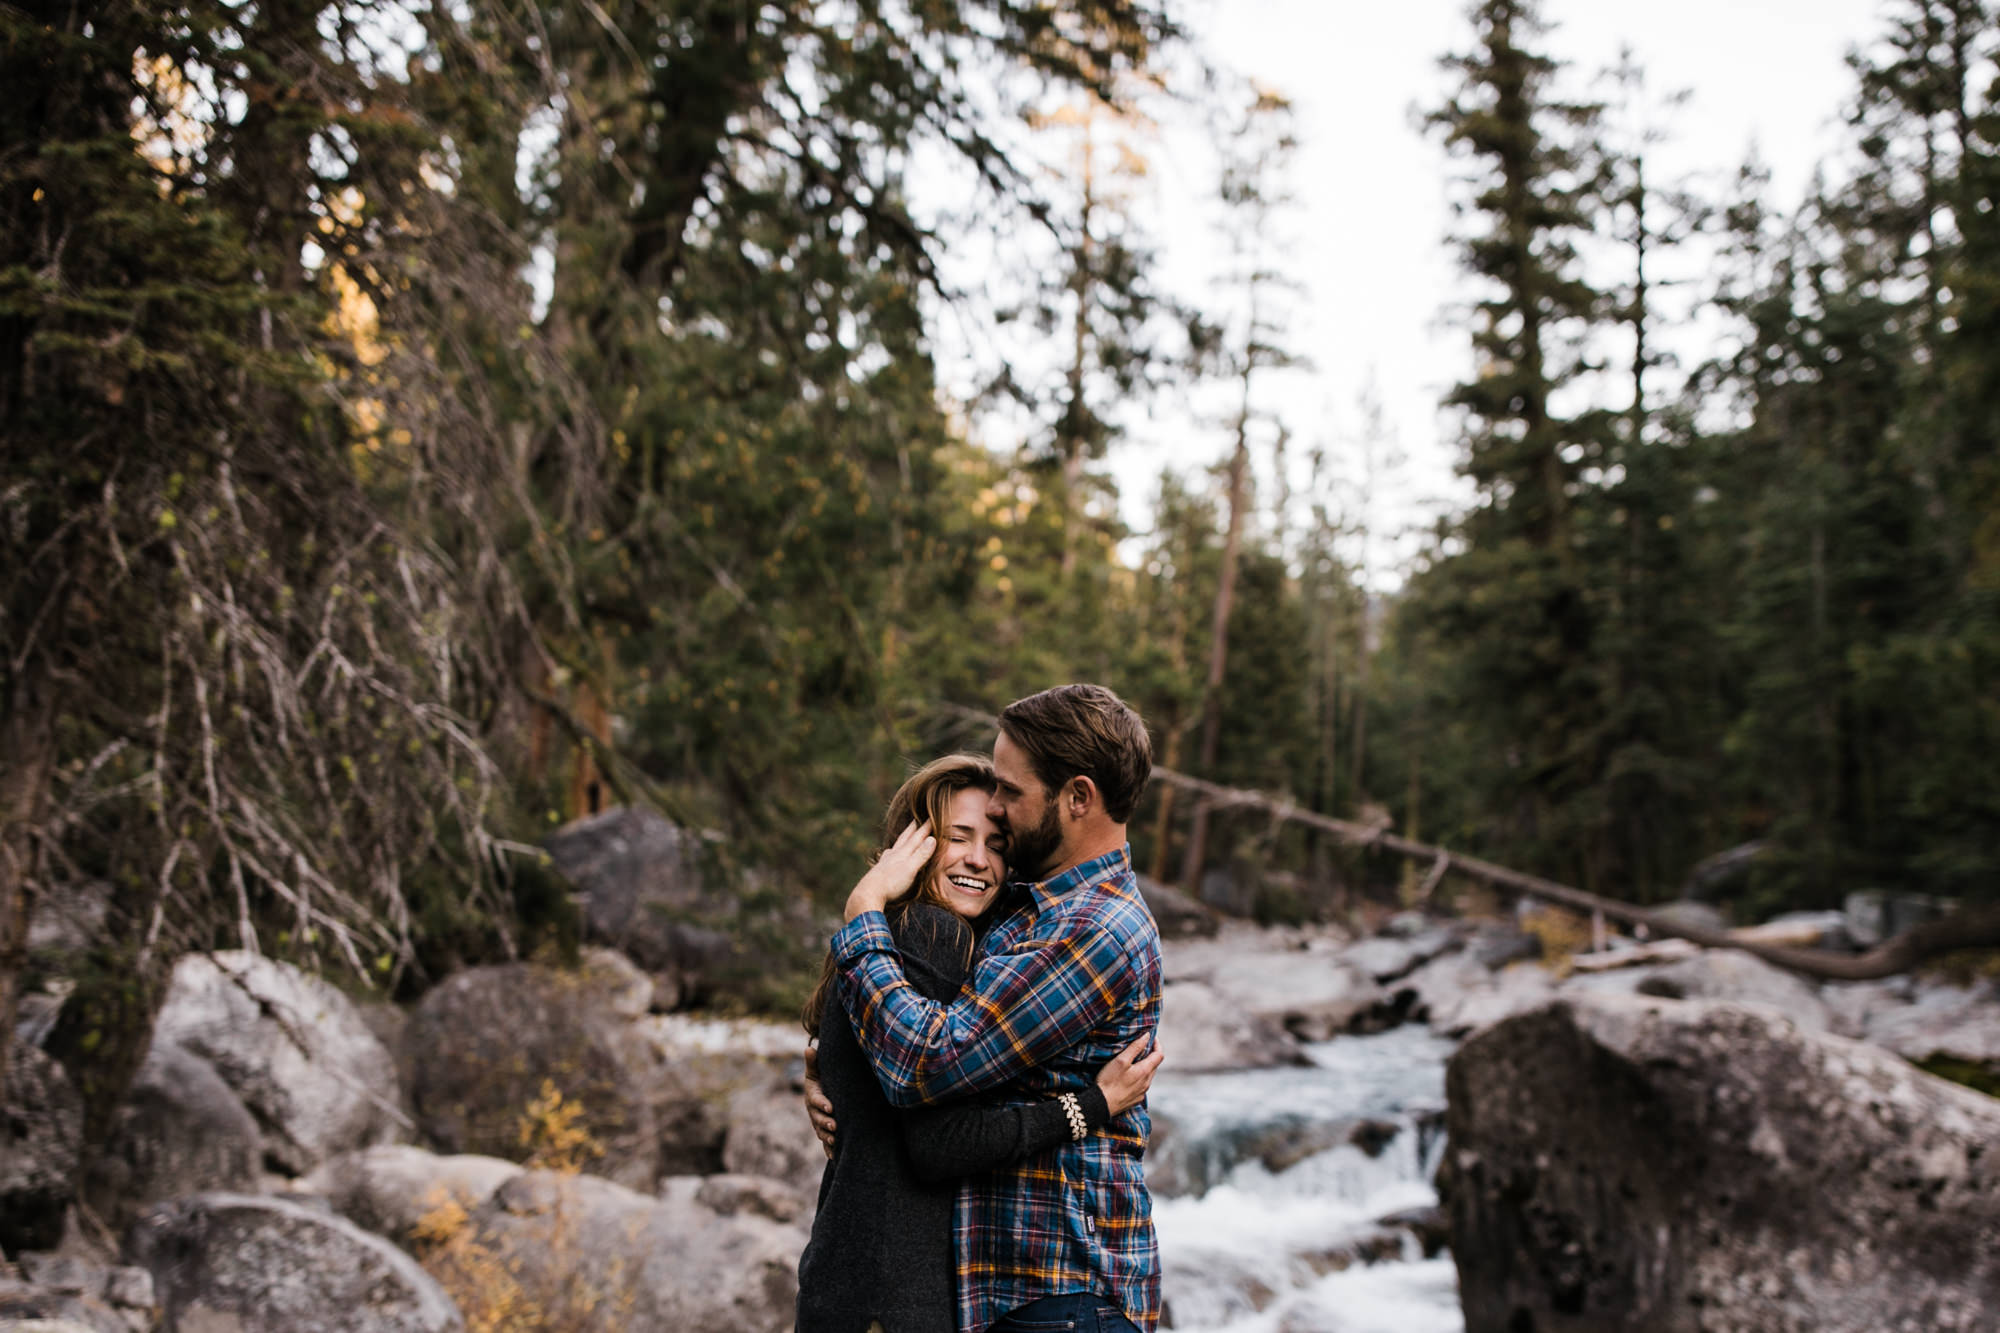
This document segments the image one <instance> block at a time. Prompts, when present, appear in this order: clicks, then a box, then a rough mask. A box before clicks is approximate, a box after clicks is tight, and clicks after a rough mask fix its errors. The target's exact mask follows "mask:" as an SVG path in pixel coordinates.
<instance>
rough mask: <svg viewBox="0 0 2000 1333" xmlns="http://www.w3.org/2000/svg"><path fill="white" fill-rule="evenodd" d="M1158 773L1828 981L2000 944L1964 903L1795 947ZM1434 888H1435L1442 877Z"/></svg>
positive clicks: (1992, 909)
mask: <svg viewBox="0 0 2000 1333" xmlns="http://www.w3.org/2000/svg"><path fill="white" fill-rule="evenodd" d="M1153 777H1154V779H1155V780H1156V781H1159V782H1164V783H1167V784H1169V785H1171V786H1175V787H1179V788H1181V789H1182V790H1184V791H1190V792H1193V793H1195V794H1196V795H1197V796H1199V797H1201V799H1202V800H1204V801H1206V802H1208V803H1209V804H1210V805H1211V806H1212V807H1214V808H1216V809H1222V808H1227V807H1238V806H1240V807H1247V808H1250V809H1253V810H1261V811H1264V812H1265V813H1267V814H1269V815H1270V816H1271V817H1272V818H1273V819H1278V820H1288V821H1291V822H1293V823H1298V824H1304V825H1305V826H1307V827H1308V828H1316V829H1319V830H1321V831H1323V832H1326V833H1331V834H1333V835H1334V836H1335V837H1337V838H1340V839H1341V840H1342V841H1344V842H1347V843H1349V844H1351V845H1354V846H1360V847H1379V848H1381V849H1382V850H1383V851H1385V852H1393V853H1395V854H1396V855H1398V856H1407V857H1412V858H1414V859H1416V860H1420V861H1430V862H1432V863H1433V864H1432V874H1433V875H1434V876H1440V877H1441V874H1442V871H1441V870H1440V867H1442V868H1443V869H1444V870H1449V871H1453V872H1456V873H1458V874H1460V875H1464V876H1465V877H1466V878H1468V879H1475V880H1478V881H1480V882H1481V883H1485V884H1491V885H1494V886H1495V887H1498V888H1503V889H1513V890H1515V891H1516V892H1519V893H1530V894H1533V895H1534V896H1536V897H1537V898H1542V899H1546V900H1547V901H1549V902H1552V903H1558V904H1560V905H1562V906H1564V907H1568V908H1572V909H1574V910H1576V911H1578V912H1584V913H1602V914H1603V915H1604V916H1606V917H1608V918H1610V919H1611V920H1613V921H1620V922H1623V923H1625V924H1626V925H1629V926H1644V927H1645V928H1646V929H1647V930H1648V931H1649V932H1651V933H1652V934H1654V935H1670V936H1672V937H1674V938H1675V939H1683V940H1690V941H1692V942H1693V943H1695V944H1699V945H1702V946H1704V947H1706V948H1710V949H1741V950H1743V951H1744V952H1745V953H1749V954H1755V955H1756V956H1757V957H1759V958H1762V959H1763V960H1764V961H1765V962H1767V963H1771V964H1773V965H1775V966H1777V967H1782V968H1785V969H1787V970H1789V971H1792V972H1797V973H1799V974H1800V975H1802V976H1808V977H1814V978H1817V979H1819V980H1822V981H1875V980H1878V979H1880V978H1882V977H1891V976H1895V975H1897V974H1899V973H1902V972H1907V971H1909V970H1910V969H1911V968H1913V967H1915V966H1916V965H1917V964H1918V963H1921V962H1923V961H1924V960H1925V959H1927V958H1934V957H1936V956H1937V955H1939V954H1943V953H1950V952H1952V951H1953V950H1955V949H1994V948H2000V903H1990V904H1987V905H1985V906H1983V907H1976V908H1969V909H1962V910H1960V911H1957V912H1954V913H1953V914H1951V915H1950V916H1947V917H1943V918H1941V919H1939V920H1936V921H1927V922H1925V923H1924V924H1923V925H1920V926H1917V927H1914V928H1913V929H1910V930H1906V931H1904V932H1903V933H1902V934H1900V935H1898V936H1896V937H1895V938H1894V939H1889V940H1884V941H1883V942H1882V943H1881V944H1880V945H1878V946H1876V947H1875V948H1873V949H1870V950H1869V951H1868V952H1867V953H1864V954H1840V953H1834V952H1831V951H1830V950H1826V949H1801V948H1794V947H1789V946H1786V945H1779V944H1770V943H1765V942H1763V941H1760V940H1756V939H1744V938H1740V937H1738V936H1737V935H1735V934H1733V933H1731V932H1730V931H1727V930H1710V929H1708V928H1707V927H1705V926H1695V925H1687V924H1684V923H1682V922H1679V921H1675V920H1674V919H1672V918H1671V917H1668V916H1663V915H1661V914H1659V913H1657V912H1651V911H1648V910H1647V909H1645V908H1643V907H1637V906H1634V905H1633V904H1631V903H1627V902H1620V901H1619V900H1618V899H1616V898H1606V897H1604V896H1602V895H1601V894H1595V893H1590V892H1587V891H1585V890H1583V889H1578V888H1572V887H1571V886H1570V885H1567V884H1558V883H1556V881H1554V880H1552V879H1543V878H1542V877H1541V876H1540V875H1530V874H1526V873H1524V872H1522V871H1519V870H1510V869H1509V868H1507V867H1506V866H1502V865H1495V864H1494V863H1493V862H1491V861H1482V860H1480V859H1479V858H1478V857H1476V856H1464V855H1461V854H1460V853H1457V852H1448V851H1446V850H1445V849H1444V848H1442V847H1437V846H1433V845H1431V844H1430V843H1423V842H1415V841H1413V840H1411V839H1409V838H1404V837H1399V836H1398V835H1396V834H1394V833H1391V832H1389V831H1388V830H1387V829H1386V828H1382V827H1379V826H1375V825H1369V824H1360V823H1356V822H1355V821H1353V820H1351V819H1337V818H1335V817H1334V816H1332V815H1323V814H1320V813H1319V812H1318V811H1315V810H1301V809H1300V808H1299V807H1298V806H1296V805H1294V804H1292V803H1291V802H1290V801H1285V800H1279V799H1275V798H1273V797H1269V796H1265V795H1263V794H1262V793H1260V792H1254V791H1245V790H1243V789H1242V788H1238V787H1224V786H1221V785H1220V784H1217V783H1213V782H1207V781H1204V780H1203V779H1201V778H1196V777H1190V776H1188V775H1187V774H1185V773H1177V772H1175V771H1174V770H1173V769H1170V768H1159V767H1155V768H1154V769H1153ZM1427 881H1428V877H1427ZM1432 888H1433V889H1434V888H1435V883H1434V882H1432Z"/></svg>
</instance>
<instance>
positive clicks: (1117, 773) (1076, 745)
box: [1000, 685, 1153, 824]
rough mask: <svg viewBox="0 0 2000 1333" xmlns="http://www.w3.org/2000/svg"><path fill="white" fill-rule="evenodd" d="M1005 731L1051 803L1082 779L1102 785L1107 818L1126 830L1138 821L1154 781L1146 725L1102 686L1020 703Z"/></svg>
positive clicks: (1003, 719)
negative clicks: (1135, 814)
mask: <svg viewBox="0 0 2000 1333" xmlns="http://www.w3.org/2000/svg"><path fill="white" fill-rule="evenodd" d="M1000 730H1001V731H1002V732H1004V733H1005V734H1006V736H1007V739H1008V740H1010V741H1012V742H1014V744H1016V745H1018V746H1020V747H1021V750H1022V752H1023V753H1024V754H1026V755H1027V756H1028V766H1029V767H1030V768H1032V769H1034V770H1035V776H1036V777H1037V778H1039V779H1040V780H1041V783H1042V785H1043V786H1044V787H1046V788H1048V790H1049V794H1050V796H1051V797H1053V796H1054V794H1055V793H1056V791H1057V790H1058V789H1060V788H1061V786H1062V785H1063V783H1065V782H1068V781H1069V780H1070V779H1071V778H1073V777H1076V776H1078V775H1082V776H1083V777H1087V778H1089V779H1090V780H1091V781H1092V782H1094V783H1096V784H1097V790H1098V793H1099V795H1101V796H1102V797H1103V798H1104V811H1105V813H1106V814H1108V815H1110V816H1111V818H1112V819H1113V820H1114V821H1116V822H1117V823H1120V824H1123V823H1125V822H1126V821H1127V820H1129V819H1130V818H1131V817H1132V808H1133V807H1134V806H1136V805H1138V804H1139V795H1140V793H1141V792H1143V791H1145V790H1146V779H1147V778H1149V777H1151V776H1152V775H1153V740H1152V738H1151V737H1150V736H1148V735H1147V734H1146V723H1145V722H1144V720H1142V719H1141V718H1140V716H1139V714H1138V713H1137V712H1136V711H1134V710H1133V708H1132V706H1131V705H1130V704H1128V703H1126V702H1125V701H1124V700H1123V699H1120V698H1119V697H1118V696H1117V695H1115V694H1113V693H1112V692H1111V691H1110V690H1107V689H1105V688H1104V687H1103V686H1102V685H1058V686H1056V687H1055V688H1054V689H1052V690H1043V691H1042V692H1041V693H1040V694H1031V695H1029V696H1028V697H1027V698H1025V699H1016V700H1015V701H1014V702H1013V703H1011V704H1008V705H1007V708H1006V710H1005V711H1004V712H1002V713H1001V714H1000Z"/></svg>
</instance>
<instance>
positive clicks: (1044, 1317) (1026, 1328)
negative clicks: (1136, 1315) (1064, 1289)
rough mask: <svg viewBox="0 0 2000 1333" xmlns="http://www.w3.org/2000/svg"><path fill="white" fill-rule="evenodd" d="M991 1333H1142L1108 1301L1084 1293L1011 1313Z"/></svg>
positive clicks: (1047, 1299) (1031, 1303)
mask: <svg viewBox="0 0 2000 1333" xmlns="http://www.w3.org/2000/svg"><path fill="white" fill-rule="evenodd" d="M987 1333H1139V1328H1138V1325H1136V1324H1134V1323H1133V1322H1132V1321H1131V1320H1129V1319H1127V1318H1126V1317H1125V1312H1124V1311H1123V1310H1120V1309H1119V1308H1118V1307H1117V1306H1116V1305H1113V1304H1112V1303H1111V1302H1110V1301H1109V1300H1107V1299H1106V1298H1104V1297H1102V1296H1099V1295H1097V1294H1096V1293H1095V1292H1088V1291H1080V1292H1077V1293H1075V1294H1073V1295H1069V1296H1044V1297H1042V1298H1041V1299H1040V1300H1038V1301H1029V1302H1028V1303H1027V1304H1026V1305H1023V1306H1020V1307H1018V1308H1017V1309H1013V1310H1009V1311H1008V1312H1007V1313H1006V1314H1004V1315H1002V1316H1000V1318H999V1320H998V1321H996V1322H995V1323H994V1324H993V1325H992V1326H991V1327H990V1328H988V1329H987Z"/></svg>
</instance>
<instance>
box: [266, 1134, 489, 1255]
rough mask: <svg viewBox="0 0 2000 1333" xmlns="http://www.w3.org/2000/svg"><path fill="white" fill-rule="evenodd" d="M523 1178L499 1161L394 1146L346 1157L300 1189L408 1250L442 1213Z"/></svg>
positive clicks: (308, 1179) (476, 1201) (484, 1197)
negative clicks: (426, 1223)
mask: <svg viewBox="0 0 2000 1333" xmlns="http://www.w3.org/2000/svg"><path fill="white" fill-rule="evenodd" d="M520 1174H521V1168H520V1167H519V1166H518V1165H516V1164H515V1163H513V1162H503V1161H501V1160H500V1159H499V1158H497V1157H477V1156H473V1155H471V1154H462V1155H460V1156H456V1157H440V1156H438V1155H436V1154H434V1153H428V1152H425V1151H424V1150H423V1149H422V1148H413V1147H411V1146H410V1145H408V1144H404V1143H395V1144H385V1145H383V1146H381V1147H378V1148H364V1149H362V1150H361V1151H359V1152H351V1153H342V1154H341V1155H340V1156H338V1157H336V1158H334V1159H333V1160H331V1161H329V1162H326V1163H324V1164H323V1165H322V1166H320V1168H319V1169H318V1170H316V1171H314V1172H313V1173H312V1174H311V1175H309V1176H307V1177H306V1178H305V1179H303V1180H301V1181H300V1182H299V1184H298V1188H299V1190H300V1191H301V1192H302V1193H306V1194H313V1195H317V1196H319V1197H320V1198H323V1199H325V1200H326V1201H327V1203H328V1204H330V1205H332V1207H333V1210H334V1211H335V1212H337V1213H339V1214H340V1215H341V1216H342V1217H345V1218H346V1219H347V1220H348V1221H350V1222H352V1223H354V1224H355V1225H356V1226H359V1227H361V1228H363V1229H364V1230H367V1231H373V1232H375V1233H376V1234H377V1235H381V1236H387V1237H388V1238H389V1239H391V1240H393V1241H395V1242H396V1243H397V1244H399V1245H403V1244H407V1243H408V1242H409V1240H410V1237H411V1236H412V1235H413V1234H414V1233H415V1232H416V1231H417V1230H418V1226H419V1224H420V1223H422V1222H423V1221H424V1220H425V1219H426V1218H428V1217H431V1216H433V1215H434V1214H435V1213H436V1212H437V1211H438V1210H439V1209H441V1208H446V1207H451V1206H456V1207H458V1208H461V1209H465V1210H467V1211H470V1210H472V1209H474V1208H477V1207H479V1206H480V1205H481V1204H483V1203H485V1202H486V1201H487V1200H488V1199H490V1198H492V1197H493V1191H495V1190H497V1189H499V1188H500V1187H501V1186H502V1185H504V1184H506V1183H507V1182H508V1181H509V1180H512V1179H513V1178H514V1177H515V1176H518V1175H520Z"/></svg>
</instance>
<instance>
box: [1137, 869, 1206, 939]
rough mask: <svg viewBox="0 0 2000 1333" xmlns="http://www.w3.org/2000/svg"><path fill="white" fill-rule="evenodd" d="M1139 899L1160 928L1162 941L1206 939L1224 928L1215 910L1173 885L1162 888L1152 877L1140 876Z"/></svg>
mask: <svg viewBox="0 0 2000 1333" xmlns="http://www.w3.org/2000/svg"><path fill="white" fill-rule="evenodd" d="M1138 880H1139V895H1140V896H1141V897H1143V898H1144V899H1145V900H1146V908H1147V910H1148V911H1150V912H1151V913H1152V914H1153V921H1154V923H1155V924H1156V925H1158V926H1159V928H1160V938H1162V939H1169V940H1180V939H1190V938H1197V939H1206V938H1209V937H1211V936H1213V935H1214V934H1215V932H1216V931H1218V930H1220V929H1221V927H1222V921H1221V918H1220V917H1218V916H1217V915H1216V914H1215V909H1214V908H1212V907H1210V906H1209V905H1208V904H1207V903H1204V902H1201V901H1199V900H1197V899H1195V898H1192V897H1190V896H1189V895H1187V894H1185V893H1182V892H1181V891H1180V890H1179V889H1177V888H1175V887H1174V886H1173V885H1171V884H1162V883H1160V881H1158V880H1156V879H1154V878H1153V877H1151V876H1150V875H1140V876H1139V877H1138Z"/></svg>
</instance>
